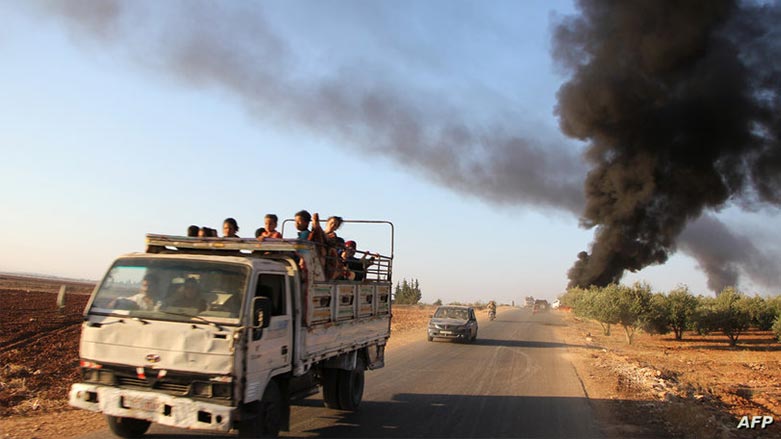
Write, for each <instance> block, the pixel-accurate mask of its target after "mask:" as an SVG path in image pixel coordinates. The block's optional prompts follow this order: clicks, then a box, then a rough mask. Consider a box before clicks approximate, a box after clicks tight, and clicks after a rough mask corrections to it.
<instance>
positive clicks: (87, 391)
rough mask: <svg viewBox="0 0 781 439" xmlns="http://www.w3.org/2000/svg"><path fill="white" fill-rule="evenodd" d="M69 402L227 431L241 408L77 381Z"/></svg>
mask: <svg viewBox="0 0 781 439" xmlns="http://www.w3.org/2000/svg"><path fill="white" fill-rule="evenodd" d="M68 403H69V404H70V405H72V406H74V407H78V408H81V409H85V410H90V411H93V412H102V413H104V414H106V415H111V416H120V417H123V418H135V419H144V420H147V421H151V422H154V423H157V424H162V425H168V426H171V427H178V428H192V429H200V430H212V431H221V432H227V431H229V430H230V429H231V426H232V423H233V420H234V419H236V417H237V412H238V409H237V408H235V407H229V406H224V405H219V404H210V403H208V402H202V401H195V400H192V399H189V398H180V397H176V396H171V395H166V394H161V393H153V392H144V391H138V390H128V389H119V388H116V387H110V386H101V385H96V384H84V383H77V384H74V385H73V386H72V387H71V390H70V394H69V395H68Z"/></svg>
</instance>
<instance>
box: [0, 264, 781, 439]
mask: <svg viewBox="0 0 781 439" xmlns="http://www.w3.org/2000/svg"><path fill="white" fill-rule="evenodd" d="M61 283H62V282H60V281H41V280H29V279H19V278H14V277H9V276H2V275H0V310H1V311H2V319H0V439H17V438H18V439H22V438H24V439H27V438H39V439H50V438H69V437H75V436H79V435H82V434H84V433H87V432H89V431H94V430H99V429H103V428H105V423H104V421H103V418H102V416H101V415H99V414H94V413H90V412H86V411H82V410H75V409H70V408H69V407H68V406H67V391H68V388H69V386H70V384H71V383H72V382H74V381H75V380H76V379H77V378H78V373H77V367H78V333H79V325H80V322H81V312H82V310H83V307H84V305H85V304H86V301H87V298H88V296H87V294H88V293H89V291H90V290H91V289H92V285H88V284H78V283H74V284H70V285H69V293H68V295H67V306H66V309H65V310H64V312H59V311H58V310H57V307H56V297H57V295H56V292H57V291H58V290H59V286H60V284H61ZM433 309H434V307H430V306H428V307H427V306H395V307H394V310H393V314H394V317H393V322H392V334H393V335H392V337H391V339H390V342H389V346H388V350H389V352H392V351H393V350H394V349H398V348H399V347H401V346H403V345H404V344H406V343H409V342H411V341H414V340H421V339H422V338H423V337H425V327H426V323H427V321H428V317H429V315H430V314H431V313H432V312H433ZM503 311H504V309H502V308H500V309H499V314H501V313H502V312H503ZM562 315H563V318H564V322H565V323H566V325H562V326H558V327H556V330H557V331H558V333H559V336H560V337H561V338H562V339H563V340H564V341H565V342H566V344H567V345H568V346H569V348H568V349H569V356H570V358H571V360H572V361H573V364H575V366H576V368H577V370H578V374H579V375H580V377H581V379H582V380H583V384H584V388H585V389H586V391H587V392H588V395H589V397H590V398H591V399H592V401H593V402H592V405H593V406H594V409H595V412H596V414H597V416H598V417H599V418H600V423H601V425H604V426H605V429H604V432H605V434H606V436H607V437H611V438H619V437H695V438H700V437H722V438H731V437H735V438H742V437H752V438H753V437H757V438H758V437H781V426H780V425H779V424H781V405H780V403H779V399H781V394H780V393H779V389H781V383H780V382H779V381H781V345H779V344H778V343H775V342H773V340H772V337H771V336H770V334H769V333H761V332H755V333H751V334H747V335H746V336H745V337H744V338H743V339H741V341H740V343H739V346H738V347H737V348H729V347H728V346H727V341H726V337H723V336H709V337H701V336H696V335H692V334H688V333H687V334H686V335H685V340H684V341H683V342H676V341H674V340H672V337H670V336H649V335H647V334H638V335H637V336H636V340H635V343H634V344H633V345H632V346H629V345H627V344H626V342H625V340H624V338H623V334H622V333H621V332H620V330H619V328H614V335H612V336H610V337H605V336H602V335H601V332H600V329H599V326H598V325H597V324H595V323H592V322H588V321H583V320H579V319H577V318H575V317H574V316H571V315H569V314H566V313H562ZM478 317H479V318H480V319H481V320H482V319H485V318H486V311H485V310H481V311H479V312H478ZM743 415H749V416H753V415H772V416H775V419H776V422H777V424H774V425H773V426H771V427H770V428H769V429H767V430H748V431H747V430H740V431H739V430H737V429H736V426H737V422H738V419H739V417H740V416H743Z"/></svg>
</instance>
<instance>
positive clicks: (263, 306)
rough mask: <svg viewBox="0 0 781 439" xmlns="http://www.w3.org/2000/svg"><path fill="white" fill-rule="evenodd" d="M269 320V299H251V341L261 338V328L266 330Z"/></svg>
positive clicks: (261, 297)
mask: <svg viewBox="0 0 781 439" xmlns="http://www.w3.org/2000/svg"><path fill="white" fill-rule="evenodd" d="M270 320H271V299H269V298H268V297H264V296H260V297H255V298H254V299H252V326H251V327H252V339H253V340H260V338H261V337H263V328H268V324H269V322H270Z"/></svg>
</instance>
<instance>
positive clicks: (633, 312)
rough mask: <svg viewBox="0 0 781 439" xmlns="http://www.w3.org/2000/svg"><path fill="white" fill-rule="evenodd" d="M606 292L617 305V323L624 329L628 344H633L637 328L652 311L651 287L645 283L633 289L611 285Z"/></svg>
mask: <svg viewBox="0 0 781 439" xmlns="http://www.w3.org/2000/svg"><path fill="white" fill-rule="evenodd" d="M605 290H607V291H608V296H609V297H610V299H611V300H613V301H614V303H615V305H614V306H615V308H616V314H617V320H618V321H617V323H619V324H621V326H622V327H623V328H624V334H625V335H626V341H627V343H629V344H632V341H633V340H634V337H635V332H636V331H637V328H639V327H640V326H641V325H642V323H643V322H644V319H646V317H647V316H648V313H649V312H650V310H651V297H652V295H653V294H652V293H651V286H650V285H648V284H647V283H645V282H636V283H635V284H634V285H632V286H631V287H627V286H625V285H617V284H611V285H608V286H607V287H606V288H605Z"/></svg>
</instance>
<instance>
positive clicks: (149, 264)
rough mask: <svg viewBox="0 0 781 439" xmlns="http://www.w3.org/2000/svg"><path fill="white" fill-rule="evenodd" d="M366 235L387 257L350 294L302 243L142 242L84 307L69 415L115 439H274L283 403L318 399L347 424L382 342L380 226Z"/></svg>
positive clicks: (387, 275)
mask: <svg viewBox="0 0 781 439" xmlns="http://www.w3.org/2000/svg"><path fill="white" fill-rule="evenodd" d="M364 222H368V221H364ZM377 223H383V224H387V225H389V226H390V230H391V245H390V249H391V250H390V255H388V256H382V255H375V256H374V259H373V261H372V262H373V263H372V264H371V266H370V267H369V268H367V269H366V273H365V274H364V276H361V277H363V278H364V279H363V280H361V281H349V280H328V279H327V278H326V276H325V274H324V271H325V266H326V264H325V263H324V255H326V254H327V252H325V251H324V249H323V248H321V247H319V246H318V245H316V244H314V243H312V242H309V241H300V240H288V239H283V240H265V241H263V242H260V241H258V240H255V239H236V238H185V237H179V236H165V235H147V249H146V252H145V253H135V254H129V255H125V256H122V257H120V258H118V259H117V260H116V261H115V262H114V263H113V265H112V266H111V268H110V269H109V270H108V272H107V274H106V276H105V277H104V279H103V280H102V282H100V284H99V285H98V286H97V287H96V288H95V291H94V292H93V294H92V297H91V298H90V300H89V303H88V304H87V307H86V309H85V313H84V323H83V325H82V332H81V343H80V349H79V356H80V368H81V376H82V379H81V382H79V383H76V384H74V385H73V386H72V388H71V390H70V394H69V402H70V404H71V405H73V406H75V407H79V408H83V409H87V410H91V411H96V412H102V413H104V414H105V415H106V418H107V422H108V424H109V427H110V428H111V430H112V431H113V432H114V434H116V435H118V436H121V437H139V436H142V435H143V434H144V433H145V432H146V431H147V429H148V428H149V426H150V424H151V423H153V422H154V423H159V424H163V425H168V426H174V427H180V428H189V429H203V430H211V431H214V432H235V431H238V433H239V435H240V436H242V437H261V436H276V435H278V433H279V431H280V430H287V429H288V428H289V422H290V402H291V400H295V399H297V398H303V397H307V396H310V395H313V394H315V393H317V392H318V388H322V393H323V399H324V401H325V404H326V406H327V407H329V408H336V409H341V410H355V409H356V408H357V407H358V405H359V404H360V402H361V399H362V396H363V385H364V371H365V370H371V369H377V368H380V367H383V366H384V352H385V345H386V343H387V341H388V338H389V337H390V319H391V285H392V283H391V273H392V261H393V225H392V224H391V223H389V222H386V221H379V222H377ZM332 253H334V252H332Z"/></svg>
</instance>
